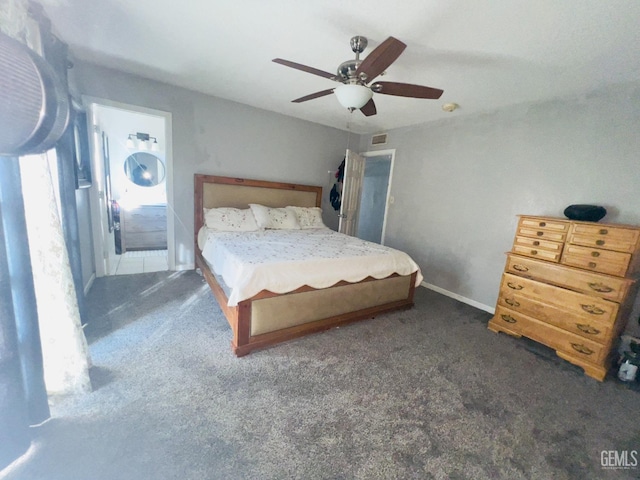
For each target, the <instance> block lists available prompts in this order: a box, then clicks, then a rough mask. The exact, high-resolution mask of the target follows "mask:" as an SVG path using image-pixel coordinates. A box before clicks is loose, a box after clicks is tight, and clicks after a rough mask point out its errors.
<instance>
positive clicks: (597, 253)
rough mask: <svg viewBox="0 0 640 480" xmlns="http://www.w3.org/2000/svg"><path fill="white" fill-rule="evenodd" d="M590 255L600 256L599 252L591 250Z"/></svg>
mask: <svg viewBox="0 0 640 480" xmlns="http://www.w3.org/2000/svg"><path fill="white" fill-rule="evenodd" d="M591 256H592V257H599V256H600V252H591Z"/></svg>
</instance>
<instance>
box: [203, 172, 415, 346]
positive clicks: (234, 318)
mask: <svg viewBox="0 0 640 480" xmlns="http://www.w3.org/2000/svg"><path fill="white" fill-rule="evenodd" d="M194 193H195V195H194V196H195V205H194V238H195V246H194V247H195V263H196V267H197V268H199V269H200V270H201V272H202V274H203V276H204V278H205V279H206V281H207V283H208V284H209V286H210V288H211V291H212V292H213V295H214V297H215V298H216V300H217V302H218V304H219V306H220V308H221V310H222V312H223V313H224V315H225V317H226V318H227V321H228V322H229V325H230V326H231V329H232V332H233V338H232V340H231V348H232V350H233V352H234V353H235V355H237V356H243V355H246V354H248V353H250V352H251V351H253V350H255V349H259V348H264V347H267V346H271V345H274V344H277V343H280V342H283V341H287V340H290V339H293V338H296V337H300V336H303V335H307V334H310V333H314V332H320V331H323V330H326V329H329V328H332V327H336V326H339V325H344V324H347V323H350V322H355V321H358V320H364V319H369V318H373V317H375V316H376V315H378V314H380V313H383V312H389V311H393V310H398V309H403V308H409V307H411V306H413V296H414V291H415V286H416V284H417V283H418V284H419V282H420V280H421V279H422V276H421V274H420V270H419V268H418V267H417V265H415V263H413V265H414V268H413V269H411V268H409V267H408V266H406V265H404V264H403V266H402V267H401V268H397V271H401V273H391V274H389V275H385V276H384V277H382V278H381V277H380V272H379V271H378V272H376V273H373V274H371V275H366V276H364V277H363V276H362V275H356V276H355V277H362V278H361V279H360V280H358V281H346V280H339V281H336V282H335V283H332V284H331V285H329V286H323V287H322V288H314V287H313V286H309V284H315V283H318V282H316V281H315V280H309V282H307V283H305V284H303V285H300V286H298V287H297V288H294V289H293V290H291V291H286V292H280V293H278V292H275V291H270V290H268V289H262V290H259V291H257V292H255V289H256V287H255V285H253V287H252V288H253V289H251V288H249V289H248V290H247V292H248V293H246V292H245V295H244V296H243V295H240V296H238V295H237V294H236V293H234V290H233V289H230V288H229V287H228V286H227V285H226V283H227V282H225V279H226V278H228V277H223V276H222V275H221V274H220V272H218V271H216V270H218V267H216V268H213V267H212V265H213V263H214V262H215V261H216V259H215V258H212V254H209V255H208V256H207V259H205V255H204V254H203V250H204V252H209V251H214V252H215V250H211V249H210V248H209V246H207V241H209V239H210V238H211V239H212V240H211V241H215V242H217V243H216V245H220V246H222V245H226V246H227V247H228V248H229V249H232V248H234V246H236V245H237V244H238V243H239V241H240V239H242V240H243V241H244V240H246V238H245V237H241V235H240V234H237V233H235V232H234V233H233V234H227V233H225V232H223V233H220V232H211V230H209V229H207V228H203V227H204V226H205V213H206V212H207V214H208V211H209V209H213V210H214V211H216V210H220V209H221V208H222V207H230V208H234V209H248V208H249V206H250V205H251V204H254V205H255V204H258V205H262V206H265V207H267V208H277V209H284V207H291V206H295V207H302V208H300V210H305V209H309V210H311V209H313V207H318V208H319V207H320V206H321V200H322V187H317V186H309V185H298V184H291V183H281V182H269V181H263V180H250V179H242V178H230V177H221V176H214V175H202V174H196V175H195V178H194ZM251 208H254V207H251ZM254 211H255V210H254ZM207 218H208V217H207ZM308 232H309V233H312V234H313V235H315V236H316V237H315V238H313V239H312V240H311V241H313V242H318V244H323V245H324V244H326V243H328V240H326V239H334V238H335V237H337V236H339V235H341V234H337V233H336V232H332V231H330V230H329V229H327V228H326V227H325V228H324V229H310V230H309V231H308ZM277 234H278V232H270V231H266V230H265V231H264V232H251V235H253V236H254V237H262V236H269V235H277ZM282 234H284V235H285V240H286V239H287V237H291V238H292V239H293V241H294V242H298V240H297V239H298V238H302V237H296V236H295V235H299V234H302V233H301V232H293V231H292V232H282ZM350 238H352V237H350ZM223 240H226V242H227V243H226V244H224V243H222V241H223ZM279 242H281V238H280V237H278V238H277V240H276V241H275V243H279ZM329 243H330V242H329ZM366 243H368V242H366ZM272 244H274V242H273V241H272ZM310 245H313V244H310ZM372 245H373V244H372ZM220 246H219V247H217V248H221V247H220ZM308 248H311V247H308ZM380 248H383V249H388V247H380ZM388 250H393V249H388ZM399 253H400V254H402V255H405V256H406V254H403V253H402V252H399ZM407 258H409V257H408V256H407ZM409 260H410V259H409ZM323 261H324V260H323ZM411 262H413V261H412V260H410V262H409V263H411ZM249 263H253V262H249ZM371 263H375V264H378V263H380V262H378V261H376V262H371ZM308 270H309V271H315V268H310V269H308ZM410 270H413V271H410ZM239 277H242V275H239ZM285 277H287V275H285ZM355 277H354V278H355ZM376 277H377V278H376ZM285 279H286V278H285ZM324 282H325V283H326V280H325V281H324ZM249 283H250V282H249ZM319 284H321V285H324V284H323V283H322V282H320V283H319ZM257 288H260V287H257ZM283 288H284V287H283ZM279 289H280V288H279ZM246 295H250V296H249V297H248V298H245V296H246ZM230 299H231V301H230Z"/></svg>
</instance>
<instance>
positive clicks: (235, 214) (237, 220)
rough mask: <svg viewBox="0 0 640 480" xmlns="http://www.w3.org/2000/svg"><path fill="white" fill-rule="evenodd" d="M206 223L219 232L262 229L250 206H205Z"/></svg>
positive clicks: (208, 226)
mask: <svg viewBox="0 0 640 480" xmlns="http://www.w3.org/2000/svg"><path fill="white" fill-rule="evenodd" d="M204 224H205V226H206V227H207V228H210V229H211V230H216V231H219V232H253V231H256V230H260V229H259V228H258V224H257V223H256V219H255V218H254V216H253V212H252V211H251V209H250V208H245V209H239V208H231V207H221V208H205V209H204Z"/></svg>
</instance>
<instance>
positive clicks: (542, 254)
mask: <svg viewBox="0 0 640 480" xmlns="http://www.w3.org/2000/svg"><path fill="white" fill-rule="evenodd" d="M518 238H519V239H523V240H525V239H526V240H530V241H532V242H531V243H536V240H533V239H531V238H526V237H516V242H515V243H514V244H513V247H512V249H511V250H512V251H513V253H517V254H520V255H526V256H527V257H533V258H541V259H543V260H547V261H549V262H559V261H560V254H561V253H562V244H561V243H558V244H556V245H558V246H559V247H560V248H559V249H557V250H550V249H547V248H542V247H540V246H527V245H526V243H527V242H524V241H520V242H519V241H518V240H517V239H518ZM540 243H542V242H540ZM544 243H545V244H552V243H554V242H544Z"/></svg>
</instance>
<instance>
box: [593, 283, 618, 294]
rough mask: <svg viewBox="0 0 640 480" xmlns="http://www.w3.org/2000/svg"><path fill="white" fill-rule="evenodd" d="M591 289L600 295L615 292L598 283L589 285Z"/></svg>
mask: <svg viewBox="0 0 640 480" xmlns="http://www.w3.org/2000/svg"><path fill="white" fill-rule="evenodd" d="M589 288H591V289H592V290H595V291H596V292H600V293H610V292H613V290H614V289H613V288H611V287H608V286H606V285H605V284H604V283H596V282H592V283H589Z"/></svg>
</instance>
